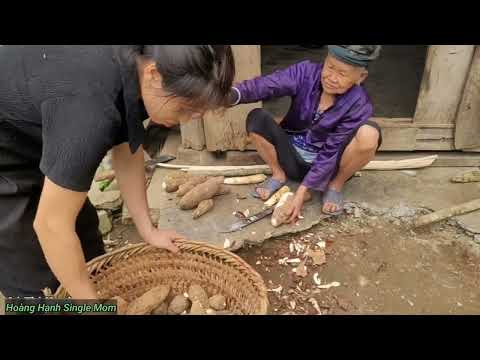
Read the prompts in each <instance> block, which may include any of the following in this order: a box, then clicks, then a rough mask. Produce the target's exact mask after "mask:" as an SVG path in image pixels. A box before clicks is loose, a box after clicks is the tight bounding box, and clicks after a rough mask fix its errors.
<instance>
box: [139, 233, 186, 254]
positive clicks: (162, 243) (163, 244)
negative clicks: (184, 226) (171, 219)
mask: <svg viewBox="0 0 480 360" xmlns="http://www.w3.org/2000/svg"><path fill="white" fill-rule="evenodd" d="M144 240H145V242H147V243H148V244H150V245H153V246H155V247H158V248H160V249H167V250H168V251H171V252H173V253H177V252H178V251H179V249H178V247H177V246H176V245H175V242H181V241H186V240H187V239H186V238H185V237H184V236H183V235H180V234H178V233H177V232H176V231H175V230H170V229H167V230H160V229H157V228H153V229H152V230H151V231H150V232H149V233H148V234H147V235H146V236H145V237H144Z"/></svg>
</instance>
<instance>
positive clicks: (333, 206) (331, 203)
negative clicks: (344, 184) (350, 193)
mask: <svg viewBox="0 0 480 360" xmlns="http://www.w3.org/2000/svg"><path fill="white" fill-rule="evenodd" d="M322 211H323V213H324V214H327V215H340V214H341V213H342V212H343V194H342V192H341V191H337V190H335V189H333V188H330V189H328V190H327V191H326V192H325V193H324V194H323V209H322Z"/></svg>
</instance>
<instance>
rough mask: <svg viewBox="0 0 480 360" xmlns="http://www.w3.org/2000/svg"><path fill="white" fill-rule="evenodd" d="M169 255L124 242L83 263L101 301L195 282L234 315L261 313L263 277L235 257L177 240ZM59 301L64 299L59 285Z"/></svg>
mask: <svg viewBox="0 0 480 360" xmlns="http://www.w3.org/2000/svg"><path fill="white" fill-rule="evenodd" d="M178 247H179V248H180V252H179V253H177V254H172V253H170V252H168V251H167V250H164V249H158V248H155V247H153V246H151V245H147V244H137V245H130V246H126V247H124V248H122V249H119V250H116V251H113V252H111V253H109V254H106V255H103V256H100V257H98V258H96V259H93V260H92V261H90V262H89V263H88V264H87V267H88V270H89V272H90V274H91V278H92V280H93V281H94V282H95V284H96V286H97V289H98V291H99V296H100V298H101V299H110V298H112V297H114V296H121V297H122V298H123V299H125V300H126V301H128V302H130V301H132V300H134V299H136V298H137V297H139V296H141V295H143V294H144V293H145V292H147V291H148V290H150V289H151V288H153V287H155V286H159V285H169V286H170V287H171V291H172V292H173V293H175V294H183V293H185V292H186V291H187V289H188V287H189V286H190V285H191V284H199V285H200V286H202V287H203V288H204V289H205V290H206V291H207V293H208V294H209V295H212V294H222V295H223V296H225V298H226V300H227V309H228V310H230V311H231V312H233V313H235V314H242V315H265V314H266V313H267V309H268V297H267V289H266V286H265V284H264V282H263V279H262V278H261V276H260V275H259V274H258V273H257V272H256V271H255V270H254V269H253V268H252V267H251V266H250V265H248V264H247V263H246V262H245V261H244V260H242V259H241V258H240V257H239V256H237V255H235V254H233V253H231V252H228V251H225V250H223V249H219V248H217V247H214V246H211V245H207V244H204V243H197V242H191V241H187V242H182V243H180V244H178ZM54 297H55V298H57V299H65V298H68V297H69V295H68V293H67V292H66V290H65V289H64V288H63V287H62V286H60V287H59V288H58V289H57V291H56V292H55V294H54Z"/></svg>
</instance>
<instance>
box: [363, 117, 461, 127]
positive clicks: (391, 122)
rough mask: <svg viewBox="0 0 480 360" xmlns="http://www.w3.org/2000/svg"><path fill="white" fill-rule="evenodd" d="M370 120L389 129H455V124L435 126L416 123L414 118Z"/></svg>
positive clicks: (378, 118)
mask: <svg viewBox="0 0 480 360" xmlns="http://www.w3.org/2000/svg"><path fill="white" fill-rule="evenodd" d="M370 120H372V121H375V122H376V123H377V124H378V125H380V126H381V127H389V128H409V127H414V128H430V129H454V128H455V124H435V123H419V124H418V123H415V122H413V118H381V117H373V118H371V119H370Z"/></svg>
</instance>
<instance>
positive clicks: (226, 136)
mask: <svg viewBox="0 0 480 360" xmlns="http://www.w3.org/2000/svg"><path fill="white" fill-rule="evenodd" d="M232 48H233V53H234V56H235V66H236V78H235V82H238V81H242V80H247V79H252V78H254V77H257V76H260V75H261V62H260V59H261V56H260V46H259V45H232ZM258 107H262V104H261V103H255V104H244V105H239V106H235V107H233V108H232V109H229V110H227V111H225V113H224V114H222V113H212V112H210V113H207V114H206V115H205V117H204V123H203V125H204V130H205V140H206V145H207V149H208V150H209V151H226V150H245V149H252V148H253V147H252V144H249V142H248V137H247V133H246V129H245V120H246V118H247V115H248V113H249V112H250V111H251V110H253V109H255V108H258Z"/></svg>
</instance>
